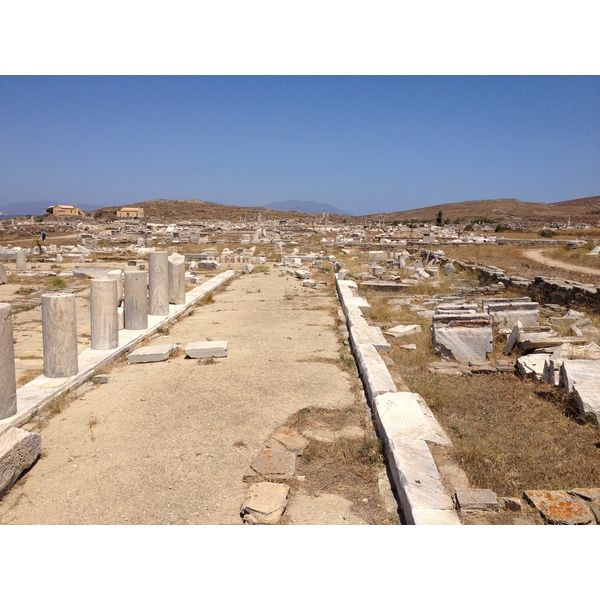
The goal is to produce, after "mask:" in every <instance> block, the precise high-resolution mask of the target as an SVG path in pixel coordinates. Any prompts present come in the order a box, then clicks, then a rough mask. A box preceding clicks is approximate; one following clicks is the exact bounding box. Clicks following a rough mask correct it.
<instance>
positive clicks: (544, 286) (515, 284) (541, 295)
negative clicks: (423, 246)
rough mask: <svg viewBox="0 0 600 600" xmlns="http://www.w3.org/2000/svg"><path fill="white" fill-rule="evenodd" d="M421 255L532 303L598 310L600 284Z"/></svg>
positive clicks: (438, 256)
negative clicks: (511, 274)
mask: <svg viewBox="0 0 600 600" xmlns="http://www.w3.org/2000/svg"><path fill="white" fill-rule="evenodd" d="M421 255H422V256H423V257H425V258H426V259H427V260H430V259H433V258H435V259H437V260H438V261H440V262H441V263H442V264H446V263H452V264H453V265H454V266H455V268H458V269H459V270H463V271H471V272H473V273H476V274H477V277H478V278H479V281H480V282H481V283H482V284H483V285H491V284H497V283H502V284H503V285H504V286H505V288H506V289H513V290H517V291H519V293H521V292H522V293H524V294H527V295H528V296H530V297H531V298H532V299H535V301H536V302H540V303H541V302H545V303H549V304H561V305H563V306H566V307H568V308H592V309H596V310H600V287H597V286H595V285H588V284H585V283H579V282H577V281H571V280H568V279H560V278H558V277H541V276H538V277H536V278H535V279H533V280H532V279H526V278H524V277H518V276H515V277H509V276H508V275H507V274H506V271H503V270H502V269H498V268H497V267H492V266H489V267H488V266H482V265H474V264H471V263H468V262H466V261H463V260H454V259H451V258H448V257H446V256H442V255H439V254H436V253H434V252H431V251H429V250H422V251H421Z"/></svg>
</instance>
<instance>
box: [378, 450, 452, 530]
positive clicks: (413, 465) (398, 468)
mask: <svg viewBox="0 0 600 600" xmlns="http://www.w3.org/2000/svg"><path fill="white" fill-rule="evenodd" d="M386 454H387V457H388V464H389V465H390V470H391V472H392V477H393V479H394V483H395V486H396V491H397V492H398V496H399V498H400V504H401V506H402V511H403V514H404V517H405V519H406V521H407V523H408V524H410V525H412V524H417V523H419V522H420V515H423V514H429V515H431V514H432V513H430V512H427V513H422V512H421V511H450V512H453V509H454V503H453V502H452V498H451V497H450V495H449V494H448V492H447V491H446V489H445V488H444V485H443V483H442V480H441V476H440V473H439V471H438V469H437V466H436V464H435V461H434V460H433V457H432V456H431V452H430V451H429V448H428V447H427V442H425V441H423V440H410V441H404V440H401V439H398V438H391V439H390V440H388V443H387V444H386ZM433 514H437V515H441V514H442V513H439V512H435V513H433Z"/></svg>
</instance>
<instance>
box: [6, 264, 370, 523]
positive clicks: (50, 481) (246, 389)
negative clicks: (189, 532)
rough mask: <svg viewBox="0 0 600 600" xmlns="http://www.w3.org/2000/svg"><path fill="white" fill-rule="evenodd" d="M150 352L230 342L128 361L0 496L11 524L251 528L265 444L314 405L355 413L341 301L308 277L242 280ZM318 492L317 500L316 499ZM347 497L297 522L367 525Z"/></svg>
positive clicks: (299, 512) (55, 422) (58, 426)
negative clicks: (343, 354)
mask: <svg viewBox="0 0 600 600" xmlns="http://www.w3.org/2000/svg"><path fill="white" fill-rule="evenodd" d="M214 299H215V302H214V303H213V304H209V305H203V306H198V307H196V308H195V310H194V311H193V314H191V315H190V316H188V317H186V318H184V319H182V320H180V321H179V322H178V323H176V324H175V325H174V326H173V327H172V329H171V331H170V333H169V336H168V337H163V338H156V339H154V340H152V342H151V343H152V344H161V343H165V342H169V343H178V344H182V345H183V346H184V347H185V345H186V344H187V343H189V342H192V341H202V340H227V341H228V342H229V353H228V357H227V358H224V359H216V360H215V361H214V362H213V363H212V364H206V363H200V362H199V361H197V360H190V359H186V358H185V357H184V356H183V353H180V354H179V355H176V356H174V357H172V358H171V359H170V360H169V361H167V362H162V363H152V364H128V363H127V362H126V360H123V359H122V360H121V361H120V362H119V363H117V364H115V365H114V366H113V367H112V368H111V369H110V372H109V377H110V381H109V383H108V384H106V385H100V386H97V387H96V388H95V389H93V390H92V391H90V392H88V393H87V394H86V395H85V396H83V397H81V398H79V399H76V400H74V401H72V402H71V403H70V404H69V405H68V406H67V407H66V408H65V409H64V410H63V411H62V412H61V413H60V414H58V415H56V416H54V417H52V418H51V419H49V420H48V421H47V424H46V425H45V427H44V428H43V429H42V430H41V435H42V446H43V453H42V456H41V458H40V459H39V461H38V462H37V463H36V465H34V467H33V468H32V469H31V470H30V472H29V473H27V474H26V475H25V476H24V477H23V478H22V479H21V480H20V481H19V482H18V483H17V485H15V486H14V487H13V488H12V489H11V490H10V491H9V492H8V494H7V495H6V496H4V498H2V500H0V523H2V524H8V523H11V524H240V523H241V522H242V521H241V518H240V514H239V511H240V506H241V503H242V500H243V497H244V494H245V492H246V490H247V488H248V484H245V483H244V482H243V476H244V474H245V473H246V471H247V469H248V465H249V463H250V461H251V460H252V459H253V457H254V456H255V455H256V453H257V452H258V450H259V449H260V447H261V445H262V443H263V442H264V441H265V440H266V439H267V438H268V437H269V436H270V435H271V433H272V432H273V430H274V429H275V428H277V427H279V426H280V425H282V424H283V422H284V421H285V420H286V419H287V418H288V417H290V416H291V415H293V414H294V413H297V412H298V411H300V410H301V409H304V408H307V407H320V408H325V409H340V408H342V409H345V408H347V407H350V406H352V405H353V403H355V402H356V395H355V392H354V391H353V390H352V385H353V383H354V382H353V380H352V377H351V376H350V375H348V374H347V373H345V372H344V371H342V370H341V369H340V368H339V367H338V366H337V365H336V364H335V363H336V361H338V360H339V356H340V354H339V352H340V345H339V341H338V339H337V335H336V332H335V320H334V315H335V313H336V311H337V302H336V300H335V298H334V296H333V295H332V294H331V291H327V290H324V291H315V290H312V289H308V288H302V287H300V283H299V281H298V280H297V279H295V278H293V277H290V276H280V274H279V272H278V269H277V268H276V267H271V272H270V273H269V274H262V273H253V274H252V275H244V276H240V277H238V278H236V279H234V280H233V281H232V282H231V283H230V285H229V286H228V287H227V289H225V290H223V291H221V292H218V293H217V294H215V296H214ZM317 496H319V494H317ZM351 504H352V503H351V502H349V501H348V500H347V499H345V498H342V497H340V496H336V495H331V496H329V495H326V494H322V495H320V497H317V498H312V497H302V496H301V495H300V496H298V497H297V498H296V506H297V508H296V509H294V504H293V503H289V506H288V511H287V515H288V516H287V518H288V522H290V523H298V524H301V523H308V522H318V523H322V524H325V523H364V521H363V520H362V519H360V518H358V517H357V516H356V514H355V513H354V512H353V511H352V507H351Z"/></svg>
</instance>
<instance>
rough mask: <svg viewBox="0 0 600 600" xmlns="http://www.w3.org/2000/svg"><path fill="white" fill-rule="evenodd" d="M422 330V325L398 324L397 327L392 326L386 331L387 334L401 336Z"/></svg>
mask: <svg viewBox="0 0 600 600" xmlns="http://www.w3.org/2000/svg"><path fill="white" fill-rule="evenodd" d="M420 331H421V326H420V325H417V324H413V325H396V326H395V327H390V329H386V330H385V331H384V333H385V334H386V335H391V336H392V337H395V338H399V337H404V336H407V335H412V334H413V333H419V332H420Z"/></svg>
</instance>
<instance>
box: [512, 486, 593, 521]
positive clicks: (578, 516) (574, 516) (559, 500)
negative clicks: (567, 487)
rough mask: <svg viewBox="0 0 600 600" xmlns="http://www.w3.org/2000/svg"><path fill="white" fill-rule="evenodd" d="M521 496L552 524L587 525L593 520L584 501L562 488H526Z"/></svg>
mask: <svg viewBox="0 0 600 600" xmlns="http://www.w3.org/2000/svg"><path fill="white" fill-rule="evenodd" d="M523 496H524V497H525V499H526V500H528V501H529V502H530V503H531V505H532V506H534V507H535V508H536V509H537V510H539V511H540V514H541V515H542V517H543V518H544V520H545V521H546V522H548V523H550V524H552V525H587V524H589V523H591V522H592V520H594V515H593V514H592V511H591V510H590V509H589V508H588V506H587V505H586V504H585V502H583V501H582V500H579V499H577V498H575V497H573V496H570V495H569V493H568V492H565V491H563V490H557V491H546V490H526V491H524V492H523Z"/></svg>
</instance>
